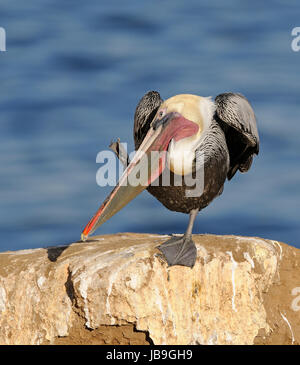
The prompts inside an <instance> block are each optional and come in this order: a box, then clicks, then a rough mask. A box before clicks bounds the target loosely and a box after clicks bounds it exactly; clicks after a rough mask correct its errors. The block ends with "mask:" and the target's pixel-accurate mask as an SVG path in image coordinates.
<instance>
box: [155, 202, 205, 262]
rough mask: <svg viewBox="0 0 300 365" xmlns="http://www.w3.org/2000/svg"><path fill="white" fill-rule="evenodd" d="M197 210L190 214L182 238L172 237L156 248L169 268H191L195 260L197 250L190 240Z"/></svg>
mask: <svg viewBox="0 0 300 365" xmlns="http://www.w3.org/2000/svg"><path fill="white" fill-rule="evenodd" d="M197 213H198V209H193V210H192V211H191V212H190V220H189V224H188V227H187V230H186V232H185V234H184V235H183V236H182V237H172V238H171V239H169V240H168V241H166V242H164V243H163V244H161V245H159V246H157V248H158V249H159V250H160V251H161V252H162V254H163V255H164V257H165V259H166V261H167V263H168V265H169V266H174V265H181V266H188V267H190V268H192V267H193V266H194V265H195V262H196V258H197V249H196V246H195V243H194V241H193V240H192V229H193V225H194V221H195V218H196V216H197Z"/></svg>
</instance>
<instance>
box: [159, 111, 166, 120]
mask: <svg viewBox="0 0 300 365" xmlns="http://www.w3.org/2000/svg"><path fill="white" fill-rule="evenodd" d="M165 114H166V110H165V109H162V110H160V111H159V112H158V114H157V116H158V117H159V118H162V117H163V116H164V115H165Z"/></svg>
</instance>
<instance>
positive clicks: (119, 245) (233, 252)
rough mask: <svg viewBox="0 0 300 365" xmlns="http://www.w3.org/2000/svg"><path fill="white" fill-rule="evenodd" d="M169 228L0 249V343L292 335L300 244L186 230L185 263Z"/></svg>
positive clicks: (297, 336) (250, 339)
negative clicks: (189, 237)
mask: <svg viewBox="0 0 300 365" xmlns="http://www.w3.org/2000/svg"><path fill="white" fill-rule="evenodd" d="M166 239H167V236H158V235H148V234H130V233H126V234H125V233H124V234H117V235H108V236H96V237H94V238H93V240H90V241H87V242H85V243H73V244H71V245H68V246H61V247H50V248H47V249H43V248H41V249H35V250H23V251H15V252H4V253H1V254H0V343H1V344H149V343H150V344H152V343H154V344H295V345H296V344H299V343H300V250H299V249H296V248H294V247H291V246H288V245H286V244H283V243H280V242H277V241H271V240H265V239H261V238H250V237H237V236H214V235H194V240H195V242H196V245H197V250H198V258H197V261H196V265H195V266H194V268H193V269H190V268H187V267H181V266H174V267H167V264H166V263H165V262H164V261H163V260H162V259H161V257H160V256H159V251H158V250H157V249H156V248H155V247H156V246H157V245H158V244H160V243H162V242H163V241H164V240H166Z"/></svg>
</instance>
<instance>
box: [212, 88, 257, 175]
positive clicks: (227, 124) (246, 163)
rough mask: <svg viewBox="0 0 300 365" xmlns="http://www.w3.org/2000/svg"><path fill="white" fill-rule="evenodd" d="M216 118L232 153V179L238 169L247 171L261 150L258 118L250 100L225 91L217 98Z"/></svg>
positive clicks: (230, 173) (230, 172) (230, 171)
mask: <svg viewBox="0 0 300 365" xmlns="http://www.w3.org/2000/svg"><path fill="white" fill-rule="evenodd" d="M215 104H216V120H217V122H218V123H219V124H220V126H221V127H222V129H223V131H224V133H225V137H226V143H227V147H228V150H229V155H230V168H229V172H228V175H227V177H228V179H229V180H230V179H231V178H232V177H233V176H234V175H235V173H236V171H237V170H240V171H241V172H246V171H248V170H249V168H250V167H251V164H252V159H253V155H254V154H256V155H257V154H258V152H259V136H258V131H257V126H256V118H255V114H254V111H253V109H252V107H251V105H250V103H249V101H248V100H247V99H246V98H245V97H244V96H243V95H241V94H235V93H224V94H220V95H218V96H217V97H216V99H215Z"/></svg>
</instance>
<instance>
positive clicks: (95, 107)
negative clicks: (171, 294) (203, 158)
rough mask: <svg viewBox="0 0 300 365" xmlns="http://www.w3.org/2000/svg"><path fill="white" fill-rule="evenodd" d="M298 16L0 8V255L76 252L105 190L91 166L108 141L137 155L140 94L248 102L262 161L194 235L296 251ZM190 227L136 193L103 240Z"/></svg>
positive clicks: (231, 7) (111, 5)
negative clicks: (254, 240) (240, 97)
mask: <svg viewBox="0 0 300 365" xmlns="http://www.w3.org/2000/svg"><path fill="white" fill-rule="evenodd" d="M297 3H298V2H297V1H289V2H286V1H273V2H272V6H270V4H269V3H268V2H260V1H258V0H257V1H251V2H250V1H249V2H243V3H241V2H240V1H238V0H230V1H227V2H226V3H224V2H221V1H217V0H214V1H212V0H210V1H208V2H201V3H200V2H199V1H198V0H193V1H192V0H189V1H184V2H183V1H179V0H178V1H177V0H165V1H159V0H154V1H151V2H145V1H138V0H131V1H127V2H125V1H122V0H119V1H113V2H99V1H96V0H94V1H88V2H82V1H67V0H64V1H58V0H57V1H50V0H49V1H43V2H40V1H37V0H28V1H26V2H20V1H16V0H2V1H1V3H0V15H1V16H0V26H1V27H3V28H5V30H6V37H7V40H6V49H7V51H6V52H1V53H0V84H1V92H0V177H1V178H0V209H1V210H0V232H1V241H0V250H1V251H5V250H17V249H24V248H34V247H45V246H49V245H59V244H63V243H69V242H73V241H76V240H78V239H79V237H80V233H81V230H82V229H83V227H84V226H85V224H86V223H87V221H88V220H89V219H90V217H91V215H92V214H93V213H94V212H95V210H96V209H97V208H98V205H99V204H100V203H101V202H102V201H103V200H104V198H105V197H106V195H107V193H108V192H109V191H110V188H100V187H99V186H97V185H96V181H95V179H96V172H97V170H98V168H99V165H97V164H96V155H97V153H98V152H99V151H101V150H103V149H105V148H106V147H107V146H108V144H109V143H110V141H111V139H113V138H116V137H120V138H121V140H122V141H127V142H129V147H130V148H131V149H132V148H133V143H132V120H133V114H134V109H135V106H136V104H137V102H138V100H139V98H140V97H141V96H142V95H143V94H144V93H145V92H147V91H148V90H158V91H159V92H160V93H161V95H162V97H163V98H167V97H170V96H172V95H175V94H178V93H195V94H199V95H203V96H209V95H211V96H213V97H214V96H216V95H217V94H219V93H222V92H225V91H235V92H241V93H243V94H245V95H246V96H247V97H248V98H249V100H250V101H251V103H252V105H253V107H254V110H255V112H256V115H257V119H258V125H259V132H260V138H261V152H260V155H259V156H258V157H257V158H256V159H255V161H254V164H253V167H252V169H251V170H250V172H249V173H247V174H243V175H242V174H238V175H236V177H235V178H234V179H233V180H232V181H231V182H229V183H227V184H226V186H225V190H224V193H223V195H222V196H221V197H219V198H218V199H216V200H215V201H214V202H213V203H212V204H211V205H210V206H209V207H208V208H206V209H205V210H203V211H202V212H201V213H200V214H199V217H198V219H197V221H196V224H195V229H194V231H195V233H216V234H240V235H250V236H261V237H265V238H271V239H275V240H281V241H284V242H287V243H289V244H292V245H294V246H296V247H300V243H299V236H300V226H299V208H300V205H299V203H300V199H299V191H300V170H299V152H300V144H299V137H300V121H299V115H300V107H299V96H300V73H299V63H300V52H293V51H292V49H291V41H292V37H291V31H292V29H293V28H294V27H295V26H300V23H299V19H300V6H299V4H297ZM187 220H188V217H187V216H186V215H182V214H180V213H174V212H170V211H168V210H166V209H165V208H164V207H163V206H162V205H161V204H160V203H159V202H157V201H156V200H155V199H154V198H153V197H152V196H150V195H149V194H148V193H147V192H143V193H142V194H141V195H140V196H139V197H137V198H136V199H135V200H134V201H133V202H131V203H130V204H129V205H128V206H127V207H126V208H124V209H123V210H122V211H121V212H119V213H118V214H117V215H116V216H114V217H113V218H112V219H111V220H110V221H108V222H107V223H105V224H104V225H103V226H102V227H101V228H100V229H99V230H98V231H97V233H98V234H106V233H113V232H122V231H134V232H151V233H160V234H168V233H171V232H176V233H180V232H183V231H184V230H185V227H186V224H187Z"/></svg>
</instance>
